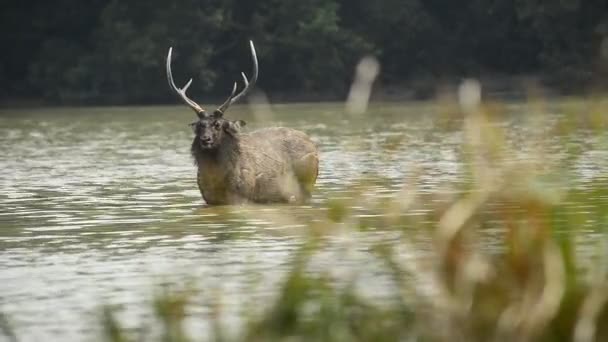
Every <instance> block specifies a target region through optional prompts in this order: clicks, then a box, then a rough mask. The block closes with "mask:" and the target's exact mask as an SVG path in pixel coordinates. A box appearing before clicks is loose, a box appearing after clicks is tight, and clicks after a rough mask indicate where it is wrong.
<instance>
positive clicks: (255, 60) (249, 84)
mask: <svg viewBox="0 0 608 342" xmlns="http://www.w3.org/2000/svg"><path fill="white" fill-rule="evenodd" d="M249 47H250V48H251V59H252V61H253V75H252V76H251V79H250V80H249V81H247V77H246V76H245V73H241V76H242V77H243V81H244V82H245V88H243V90H242V91H241V92H240V93H239V94H238V95H237V96H235V97H233V98H232V100H231V101H230V103H231V104H232V103H235V102H236V101H238V100H239V99H240V98H241V97H243V96H245V95H247V94H248V93H249V92H250V91H251V89H253V86H254V85H255V82H256V81H257V80H258V56H257V54H256V52H255V46H254V45H253V41H251V40H250V41H249Z"/></svg>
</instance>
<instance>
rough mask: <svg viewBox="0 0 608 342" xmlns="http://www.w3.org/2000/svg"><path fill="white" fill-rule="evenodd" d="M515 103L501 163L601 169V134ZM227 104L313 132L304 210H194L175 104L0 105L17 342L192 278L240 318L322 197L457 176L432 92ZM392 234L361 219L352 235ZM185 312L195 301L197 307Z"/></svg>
mask: <svg viewBox="0 0 608 342" xmlns="http://www.w3.org/2000/svg"><path fill="white" fill-rule="evenodd" d="M527 111H528V108H527V107H526V106H524V105H521V104H511V105H509V106H508V107H507V110H506V113H505V114H503V117H501V118H500V119H499V120H498V122H499V124H500V126H503V127H504V128H506V129H507V132H508V135H507V137H506V139H507V141H508V142H509V144H510V145H512V146H515V150H516V151H517V154H516V155H515V157H514V158H520V159H526V158H534V157H535V156H536V154H535V148H537V147H538V146H539V144H540V145H542V146H543V147H544V148H545V149H546V151H545V152H546V155H547V156H549V157H548V158H549V159H551V160H552V161H558V162H559V161H563V160H569V159H572V160H574V161H573V162H572V163H570V164H569V165H571V168H569V169H567V170H564V174H565V175H567V177H568V178H569V179H570V180H569V182H570V183H572V184H574V186H578V187H585V184H587V182H589V181H591V180H593V179H595V178H597V177H601V176H602V173H604V174H603V176H605V170H606V167H607V166H608V155H607V152H606V140H605V139H606V138H603V136H602V135H601V134H593V133H592V132H591V133H590V131H589V130H588V129H582V128H581V129H575V130H571V131H568V132H566V133H564V134H563V135H562V136H557V137H556V136H555V135H554V134H546V133H547V130H549V128H550V127H554V126H556V125H557V122H558V121H559V120H560V118H561V117H562V116H561V114H560V113H559V110H556V112H557V113H552V114H550V115H549V116H548V117H546V118H545V119H544V120H545V121H544V124H543V125H540V126H538V125H534V123H533V122H529V121H531V120H529V117H528V116H526V115H524V113H525V112H527ZM238 113H241V116H239V117H238V118H241V119H244V120H246V121H248V126H247V128H248V129H255V128H256V127H265V126H275V125H284V126H288V127H292V128H296V129H300V130H303V131H305V132H307V133H308V134H310V135H311V137H312V138H313V140H315V141H316V142H317V143H318V145H319V148H320V151H321V166H320V170H321V171H320V176H319V179H318V183H317V190H316V192H315V194H314V197H313V199H312V201H311V203H310V204H309V205H306V206H297V207H296V206H285V205H277V206H253V207H249V206H243V207H207V206H205V205H204V202H203V200H202V199H201V196H200V194H199V191H198V189H197V186H196V181H195V174H196V170H195V167H194V166H193V164H192V160H191V157H190V155H189V145H190V141H191V130H190V128H189V127H188V126H187V124H188V123H190V122H191V121H193V120H194V115H193V113H191V112H190V111H189V110H188V109H186V108H183V107H117V108H67V109H66V108H56V109H40V110H3V111H0V170H1V173H0V190H1V192H0V312H3V313H5V314H6V315H7V316H8V317H9V318H10V320H11V324H12V325H13V327H14V328H15V330H16V331H17V333H18V335H19V336H20V337H21V338H22V340H23V341H40V340H47V341H48V340H61V341H65V340H82V339H86V340H90V339H95V337H96V336H98V333H99V332H98V331H96V330H95V329H96V326H98V325H99V324H98V323H97V322H98V320H99V307H100V305H102V304H111V305H118V306H120V307H121V308H122V309H123V310H122V311H121V315H122V316H121V318H123V319H124V321H125V322H126V324H127V325H132V326H135V325H136V324H137V322H139V321H140V319H141V317H142V316H145V315H146V314H147V313H146V310H145V309H144V307H145V305H143V304H145V303H147V302H149V300H150V298H151V297H152V294H153V291H154V289H155V285H156V284H158V283H169V284H184V283H187V282H189V281H191V280H193V279H194V280H195V281H197V282H198V283H199V284H200V283H203V284H204V285H203V286H204V287H205V288H206V289H217V290H218V291H219V293H221V294H222V296H221V300H222V302H223V303H224V304H225V305H224V307H225V311H226V314H227V316H232V317H235V318H238V317H239V313H238V312H239V310H240V306H242V303H243V302H245V301H247V300H251V298H264V296H266V295H268V294H270V293H272V288H273V287H274V286H276V284H277V283H278V282H280V279H281V277H282V275H283V274H284V272H285V270H286V267H287V265H288V261H289V256H290V255H291V253H292V252H293V251H294V250H296V249H297V248H298V246H299V245H300V244H301V243H302V241H303V236H304V235H305V234H306V232H307V231H306V230H307V229H308V228H307V227H309V225H308V224H309V223H310V222H315V221H319V222H321V221H323V220H324V217H325V216H326V211H327V203H328V198H334V199H340V198H351V199H352V196H353V192H352V188H353V187H357V186H361V185H362V184H363V183H365V185H366V186H365V189H366V190H365V192H366V193H365V194H364V195H366V196H370V197H372V198H378V197H391V196H394V194H395V193H396V192H397V191H399V189H401V187H402V186H403V184H404V182H405V180H406V179H408V178H411V177H414V176H415V177H416V179H417V180H418V183H419V186H418V187H417V188H416V189H417V190H416V191H419V192H421V193H433V192H434V191H437V190H438V189H440V188H441V187H442V186H443V185H444V184H450V183H453V182H458V181H461V180H462V179H463V177H464V175H465V174H466V165H463V164H462V158H461V155H462V147H461V144H462V140H463V134H462V130H461V129H460V127H461V120H460V119H459V118H458V116H455V117H452V116H450V115H449V113H448V114H446V113H445V110H443V109H442V108H440V107H438V105H436V104H433V103H410V104H386V105H375V106H372V108H371V113H370V114H369V115H366V116H348V115H346V114H343V108H342V105H340V104H321V105H319V104H314V105H304V104H302V105H277V106H273V111H272V113H264V112H262V113H260V112H259V111H256V110H248V109H247V108H244V107H235V108H232V109H231V112H230V113H229V115H230V117H231V118H237V116H238V115H237V114H238ZM446 115H447V116H446ZM533 136H534V137H537V138H535V139H538V140H537V141H536V140H535V143H530V140H531V137H533ZM556 141H558V142H559V143H556ZM537 143H538V144H537ZM370 179H371V181H370ZM353 200H354V202H353V205H352V208H351V210H352V211H353V213H354V215H355V216H359V217H361V218H365V217H368V216H372V217H373V216H374V215H375V214H374V213H370V212H369V210H367V208H366V204H365V201H366V200H365V199H363V200H357V199H356V198H354V199H353ZM598 200H601V201H604V202H606V201H608V199H606V198H603V199H598ZM420 210H424V208H421V209H420ZM581 210H585V209H584V208H581ZM361 234H363V233H361ZM391 234H392V233H391V232H386V231H384V232H383V231H381V230H380V231H378V230H376V231H374V230H373V229H372V230H371V231H368V232H367V233H365V234H364V235H363V239H369V240H374V239H377V238H390V237H391ZM593 234H597V229H595V230H594V229H590V230H589V231H588V234H587V236H583V238H582V239H581V240H582V241H583V242H582V243H583V244H584V243H585V242H584V241H586V238H587V239H588V240H592V239H593V238H594V235H593ZM331 239H332V238H330V240H331ZM333 239H336V240H337V241H338V242H339V240H340V239H343V237H340V236H336V237H334V238H333ZM425 244H428V241H424V240H420V241H417V242H416V245H417V247H418V248H420V250H424V249H425ZM335 245H336V246H339V245H340V244H339V243H336V244H335ZM330 246H331V244H330ZM327 252H328V253H329V254H327V258H325V259H323V258H322V260H321V264H323V263H326V264H329V265H331V266H332V267H333V268H334V269H337V270H338V272H340V271H339V270H340V268H341V267H342V268H343V271H344V270H348V269H349V267H350V268H352V267H353V266H354V267H358V268H361V265H362V264H365V265H367V269H368V271H369V273H370V277H374V282H370V284H369V285H367V287H368V290H369V291H370V292H376V293H381V292H383V291H384V290H385V289H386V287H387V286H389V285H388V284H387V282H386V281H385V280H383V279H382V277H381V276H378V275H377V274H374V269H373V263H371V264H370V263H369V261H365V262H364V263H361V262H360V261H361V260H363V259H364V258H365V257H366V254H367V252H366V251H365V250H359V251H357V253H355V255H353V254H349V256H348V257H343V255H341V254H340V257H336V253H338V254H339V253H340V247H336V250H332V248H331V247H330V248H329V249H328V251H327ZM332 253H334V254H332ZM362 272H366V271H365V270H364V271H362ZM198 310H200V312H201V313H202V314H204V313H205V312H207V309H206V306H205V304H201V306H200V307H199V308H198ZM228 321H229V322H233V321H234V320H228ZM228 324H230V323H228Z"/></svg>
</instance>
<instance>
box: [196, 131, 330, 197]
mask: <svg viewBox="0 0 608 342" xmlns="http://www.w3.org/2000/svg"><path fill="white" fill-rule="evenodd" d="M228 140H229V141H225V142H224V143H223V144H221V145H220V146H218V147H217V148H216V149H214V150H210V149H201V148H200V144H199V143H198V141H197V139H195V141H194V142H193V144H192V155H193V157H194V159H195V161H196V164H197V166H198V176H197V179H198V187H199V189H200V191H201V195H202V196H203V198H204V199H205V201H206V202H207V203H208V204H226V203H244V202H257V203H269V202H297V203H300V202H303V201H305V200H306V199H308V198H309V197H310V192H311V190H312V187H313V186H314V183H315V181H316V178H317V174H318V165H319V159H318V153H317V148H316V146H315V144H314V143H313V142H312V141H311V140H310V138H309V137H308V136H307V135H306V134H304V133H302V132H300V131H296V130H293V129H289V128H283V127H275V128H266V129H261V130H257V131H254V132H252V133H248V134H238V135H235V136H231V137H229V138H228Z"/></svg>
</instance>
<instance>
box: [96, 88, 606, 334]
mask: <svg viewBox="0 0 608 342" xmlns="http://www.w3.org/2000/svg"><path fill="white" fill-rule="evenodd" d="M466 86H468V87H470V88H468V89H461V94H460V102H461V106H460V107H451V108H446V110H445V112H446V113H451V115H452V116H453V115H460V116H461V117H463V122H464V124H463V127H462V128H461V129H463V131H464V134H465V137H466V139H465V140H466V142H465V146H463V151H464V152H463V154H462V156H461V157H462V158H464V159H466V162H465V163H464V164H465V165H469V166H470V169H469V170H468V176H467V179H466V180H463V182H462V183H460V184H453V185H449V186H447V187H446V188H445V189H439V190H437V191H436V192H434V193H419V192H417V191H416V186H417V182H416V179H415V178H416V177H415V176H412V179H408V180H405V181H404V185H403V189H402V190H401V191H400V192H398V193H397V195H395V196H394V197H393V198H388V199H387V198H385V197H382V198H377V197H375V196H374V191H373V188H374V187H377V186H378V184H382V181H381V180H379V179H374V178H373V177H371V178H370V180H369V181H368V182H365V181H363V182H361V184H360V185H358V186H357V187H356V188H355V189H352V191H353V196H348V198H351V199H350V200H349V199H342V198H343V197H341V198H336V199H330V200H328V202H327V210H326V211H324V215H325V216H326V218H325V219H324V221H323V223H321V224H320V223H318V222H317V223H315V224H314V225H313V224H310V225H309V226H308V232H309V235H310V236H309V239H308V243H306V244H304V246H302V248H301V249H300V250H299V251H298V252H297V253H296V254H295V255H293V256H292V260H291V262H290V270H289V272H288V274H287V276H286V278H285V279H284V280H283V282H282V286H281V287H280V288H279V289H278V291H277V293H276V295H275V296H274V297H273V299H272V301H271V302H269V303H264V305H261V307H262V309H260V308H257V309H258V310H257V311H255V312H252V313H250V315H248V321H247V322H246V323H245V324H244V326H243V328H242V331H239V333H238V334H236V335H235V334H234V332H233V331H226V329H225V328H222V324H221V322H220V321H221V309H220V308H219V307H218V306H216V305H211V307H212V308H213V309H212V314H211V315H209V317H206V318H200V319H208V320H210V321H211V323H210V326H211V327H212V329H211V330H212V331H211V332H210V336H205V337H202V336H192V335H189V334H188V332H187V329H185V328H184V325H183V324H182V323H183V321H184V320H185V319H186V318H187V317H188V314H187V312H188V305H189V303H190V300H191V292H189V291H183V290H178V291H164V292H162V293H160V294H159V295H158V296H157V297H156V298H155V300H154V308H155V315H156V321H157V322H158V323H159V324H156V326H157V327H160V330H161V333H160V334H159V335H158V340H160V341H195V340H207V339H210V340H216V341H225V340H236V341H241V340H242V341H414V340H415V341H577V342H583V341H608V305H607V303H608V282H607V281H606V267H607V265H608V263H607V260H606V256H607V255H608V254H607V253H606V252H604V250H605V242H606V239H605V238H604V234H605V233H606V231H605V230H606V228H608V200H606V199H608V177H607V175H605V174H604V175H602V176H600V177H596V178H595V179H594V180H592V181H590V182H588V183H587V184H586V186H585V187H584V188H581V187H580V186H574V185H573V184H572V183H569V182H568V175H564V174H562V172H563V170H565V168H563V167H560V166H559V165H554V164H553V163H552V162H551V160H550V159H548V158H547V153H546V151H543V146H532V147H534V148H536V149H537V151H536V152H537V153H536V154H534V156H535V157H534V158H532V159H526V160H521V159H517V158H513V157H512V155H513V154H514V153H516V152H517V151H515V150H513V147H511V146H508V145H507V144H506V142H505V139H504V138H503V137H504V135H505V134H506V132H505V131H504V128H502V127H500V125H497V124H496V122H494V121H493V117H495V116H496V115H497V113H499V112H500V110H501V106H500V105H499V104H489V105H485V106H482V105H481V103H479V101H478V99H477V100H476V98H475V96H476V93H475V92H476V91H480V89H476V88H475V87H476V86H477V85H476V84H475V83H469V84H465V87H466ZM467 92H468V94H467ZM467 97H469V98H467ZM539 108H540V109H539ZM542 108H543V104H542V103H535V102H534V100H532V101H531V104H530V111H531V112H535V111H538V112H542V111H543V109H542ZM605 109H606V106H605V105H602V106H598V105H595V104H594V105H591V106H589V108H588V111H586V112H585V113H588V114H584V115H580V113H581V110H582V109H581V108H570V109H569V110H572V111H573V113H576V115H578V116H575V114H572V115H567V116H565V117H564V119H563V120H562V121H561V122H559V123H558V124H557V125H555V128H554V129H553V130H547V131H546V132H547V133H546V134H559V135H566V134H567V133H568V132H569V131H571V130H573V129H580V128H581V127H583V128H585V129H590V130H595V131H601V130H605V129H606V128H607V127H608V119H607V118H606V116H605V114H604V113H605ZM598 113H600V114H598ZM531 115H532V114H531ZM532 119H534V118H532ZM536 119H538V120H539V121H537V122H536V124H541V125H542V115H541V116H539V117H538V118H536ZM536 119H534V120H536ZM454 122H455V121H454V120H452V119H451V118H449V119H448V120H446V125H447V126H448V127H449V129H454V125H455V124H454ZM530 144H531V145H534V144H535V140H534V137H530ZM581 152H583V151H581ZM577 155H580V153H578V154H577ZM564 162H566V163H568V162H570V161H569V160H565V161H564ZM562 166H563V165H562ZM420 172H423V171H422V170H421V171H420ZM354 206H363V207H364V208H366V211H367V212H369V213H370V214H372V215H367V216H357V217H355V216H354V215H352V212H351V208H352V207H354ZM420 207H424V208H431V210H426V211H424V212H423V214H422V215H408V213H411V212H413V211H415V210H416V209H417V208H420ZM580 208H585V210H580ZM251 215H256V214H255V211H251ZM260 215H262V214H260ZM264 218H265V219H268V217H264ZM273 219H275V220H277V221H280V222H281V223H284V222H289V221H290V220H292V218H290V217H273ZM300 224H301V222H300ZM372 227H373V228H374V229H377V230H383V231H386V232H391V231H393V232H397V233H399V234H398V235H397V236H398V238H397V239H394V238H393V239H386V240H381V241H378V242H377V243H374V244H373V245H372V246H369V241H367V240H366V241H357V234H355V232H357V231H361V230H366V229H368V228H372ZM411 227H417V228H420V227H424V229H417V230H416V231H423V232H428V234H429V236H430V237H431V241H432V248H431V251H430V253H429V254H430V257H429V258H426V259H424V260H423V258H420V259H416V258H405V257H404V251H408V252H409V253H411V252H412V251H415V249H416V248H415V247H414V245H413V244H412V243H411V239H412V238H411V237H410V236H408V233H410V232H411V231H412V229H411ZM589 229H591V230H593V231H595V232H597V233H599V234H601V235H599V236H600V237H601V238H600V239H599V240H598V246H599V248H598V253H597V256H595V258H591V259H578V258H577V255H578V253H577V251H576V243H575V239H576V236H577V234H578V233H579V232H581V231H583V230H585V231H588V230H589ZM337 230H341V231H343V233H344V231H345V234H346V235H348V236H349V239H348V242H347V243H348V244H354V245H357V244H360V247H361V248H363V249H365V250H366V251H367V252H368V253H370V254H372V255H373V256H374V257H375V258H377V259H378V260H380V261H381V265H382V267H383V269H382V272H384V273H386V274H388V275H389V276H390V279H391V282H392V283H393V285H394V286H393V287H391V288H388V289H386V291H387V292H391V293H390V294H389V296H388V297H389V298H390V299H389V300H373V299H370V298H369V296H365V295H362V294H361V293H360V291H358V290H357V288H358V285H360V284H358V283H357V282H358V281H360V280H358V278H357V277H352V278H349V279H346V280H345V279H336V278H334V277H332V276H331V273H330V272H327V271H324V270H318V269H315V268H311V267H310V264H311V263H312V260H313V259H314V258H315V255H318V254H319V253H321V252H322V250H323V245H324V243H326V239H325V236H326V235H327V234H331V233H334V232H336V231H337ZM488 230H490V231H491V232H492V234H493V235H494V236H493V238H494V239H495V240H497V241H498V242H499V243H498V245H499V248H498V249H496V250H492V251H488V249H486V248H484V245H483V242H484V240H483V239H482V235H483V233H484V231H488ZM191 318H192V317H191ZM194 319H197V318H194ZM103 327H104V331H105V339H106V340H107V341H130V340H134V339H133V338H132V337H129V336H132V335H130V334H129V332H128V331H126V330H124V329H121V328H120V324H119V320H118V318H117V317H116V316H115V315H114V313H113V311H112V310H109V309H105V310H104V313H103ZM135 340H136V339H135Z"/></svg>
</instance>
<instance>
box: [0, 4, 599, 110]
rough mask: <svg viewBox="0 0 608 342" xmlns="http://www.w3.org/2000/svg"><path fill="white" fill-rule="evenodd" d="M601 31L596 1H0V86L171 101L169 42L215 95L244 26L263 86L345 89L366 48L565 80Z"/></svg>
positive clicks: (227, 78)
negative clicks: (166, 69)
mask: <svg viewBox="0 0 608 342" xmlns="http://www.w3.org/2000/svg"><path fill="white" fill-rule="evenodd" d="M605 37H608V4H607V3H606V2H605V1H603V0H562V1H554V0H533V1H529V0H466V1H458V2H454V1H449V0H425V1H422V0H378V1H363V0H349V1H346V0H310V1H298V0H257V1H251V0H182V1H176V0H165V1H158V0H150V1H143V2H142V1H133V0H120V1H119V0H90V1H86V2H84V1H76V0H56V1H45V0H32V1H27V2H24V1H17V0H6V1H2V4H1V5H0V45H1V46H2V48H3V49H2V50H3V53H2V59H1V61H0V79H2V80H3V82H0V98H5V99H6V98H13V97H17V98H38V97H42V98H45V99H47V100H49V101H52V102H63V103H66V102H67V103H70V102H80V103H82V102H100V103H143V102H146V103H162V102H168V101H170V100H171V99H172V97H171V96H172V94H170V93H169V92H168V90H167V86H166V81H165V79H164V78H165V76H164V59H165V56H166V52H167V49H168V47H169V46H174V47H175V49H176V56H175V58H176V67H175V69H176V77H177V78H178V79H179V80H182V81H185V80H186V77H188V76H193V77H194V78H195V83H194V86H193V92H196V93H197V94H199V97H200V96H201V95H202V94H205V95H204V96H206V97H215V96H223V95H225V94H226V93H227V92H228V90H229V89H230V87H231V83H232V82H233V80H234V79H235V78H237V77H238V75H239V71H241V70H242V69H245V70H248V68H249V59H248V51H247V44H246V41H247V39H253V40H254V41H255V43H256V44H257V47H258V50H259V57H260V60H261V70H262V78H261V79H260V87H261V88H263V89H265V90H267V91H269V92H271V93H272V92H275V93H291V94H292V96H293V95H294V94H317V95H318V94H324V95H326V96H341V95H343V94H344V93H345V91H346V89H347V85H348V84H349V82H350V78H351V77H352V76H351V75H352V70H353V67H354V64H355V63H356V62H357V61H358V59H359V58H360V57H361V56H363V55H365V54H373V55H376V56H377V57H378V58H379V60H380V61H381V64H382V66H383V70H384V72H383V74H382V81H383V82H385V83H388V84H395V83H399V82H404V81H407V80H408V79H413V78H429V77H431V78H432V77H461V76H471V75H473V76H475V75H478V74H481V73H499V74H513V73H535V74H538V73H541V74H544V75H550V77H549V79H550V80H552V81H553V82H554V83H558V84H560V83H561V84H562V85H569V86H573V85H578V84H589V83H590V82H593V81H594V78H597V77H598V71H601V68H600V67H599V66H598V65H599V64H600V62H601V58H600V50H601V45H602V44H601V42H602V40H603V39H604V38H605ZM564 80H568V82H567V83H566V82H564ZM572 81H576V82H574V83H573V82H572Z"/></svg>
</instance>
